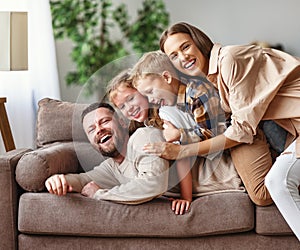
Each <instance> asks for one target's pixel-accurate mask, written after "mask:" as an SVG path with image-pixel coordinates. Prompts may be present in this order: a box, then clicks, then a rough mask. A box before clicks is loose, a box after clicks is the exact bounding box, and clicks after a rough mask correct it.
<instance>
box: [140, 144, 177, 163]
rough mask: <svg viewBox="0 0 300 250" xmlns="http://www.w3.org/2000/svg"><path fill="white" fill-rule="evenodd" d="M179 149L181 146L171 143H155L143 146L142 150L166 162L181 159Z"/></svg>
mask: <svg viewBox="0 0 300 250" xmlns="http://www.w3.org/2000/svg"><path fill="white" fill-rule="evenodd" d="M181 147H182V146H181V145H178V144H174V143H171V142H156V143H147V144H145V145H144V147H143V150H144V151H145V152H146V153H149V154H153V155H157V156H160V157H162V158H164V159H167V160H178V159H181V158H183V157H182V156H181V154H179V153H180V150H181Z"/></svg>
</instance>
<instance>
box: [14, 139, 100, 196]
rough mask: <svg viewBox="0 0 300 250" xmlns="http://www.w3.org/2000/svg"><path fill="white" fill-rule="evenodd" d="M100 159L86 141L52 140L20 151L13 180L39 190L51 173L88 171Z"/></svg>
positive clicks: (41, 189) (22, 185) (27, 187)
mask: <svg viewBox="0 0 300 250" xmlns="http://www.w3.org/2000/svg"><path fill="white" fill-rule="evenodd" d="M103 160H104V157H103V156H102V155H101V154H99V153H98V152H97V151H96V150H94V149H93V147H92V146H91V144H90V143H88V142H56V143H52V144H48V145H45V146H43V147H41V148H38V149H36V150H33V151H31V152H28V153H26V154H24V155H23V156H22V157H21V159H20V160H19V162H18V164H17V167H16V181H17V182H18V184H19V185H20V186H21V187H22V188H23V189H24V190H26V191H32V192H38V191H43V190H44V189H45V184H44V183H45V181H46V179H47V178H48V177H50V176H51V175H53V174H64V173H76V172H78V171H88V170H90V169H92V168H93V167H95V166H97V165H99V164H100V163H101V162H102V161H103Z"/></svg>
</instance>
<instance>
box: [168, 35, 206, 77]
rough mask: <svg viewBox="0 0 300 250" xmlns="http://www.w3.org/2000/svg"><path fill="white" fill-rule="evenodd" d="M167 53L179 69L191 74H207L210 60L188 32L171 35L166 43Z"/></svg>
mask: <svg viewBox="0 0 300 250" xmlns="http://www.w3.org/2000/svg"><path fill="white" fill-rule="evenodd" d="M164 50H165V53H166V54H167V55H168V57H169V58H170V60H171V62H172V63H173V65H174V66H175V68H177V69H178V70H179V71H181V72H182V73H184V74H187V75H190V76H206V75H207V73H208V61H207V60H206V58H205V57H204V56H203V54H202V53H201V51H200V50H199V49H198V48H197V46H196V44H195V43H194V41H193V40H192V38H191V36H190V35H189V34H186V33H176V34H173V35H170V36H169V37H168V38H167V40H166V41H165V44H164Z"/></svg>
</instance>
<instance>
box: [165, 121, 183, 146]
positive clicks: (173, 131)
mask: <svg viewBox="0 0 300 250" xmlns="http://www.w3.org/2000/svg"><path fill="white" fill-rule="evenodd" d="M163 128H164V130H163V135H164V138H165V139H166V141H167V142H174V141H179V140H180V130H179V129H178V128H176V127H175V126H174V125H173V124H172V123H171V122H169V121H166V120H164V124H163Z"/></svg>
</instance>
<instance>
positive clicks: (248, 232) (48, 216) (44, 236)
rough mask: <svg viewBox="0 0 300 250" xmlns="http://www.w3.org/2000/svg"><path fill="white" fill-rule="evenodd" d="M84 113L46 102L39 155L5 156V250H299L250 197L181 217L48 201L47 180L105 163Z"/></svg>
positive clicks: (204, 200)
mask: <svg viewBox="0 0 300 250" xmlns="http://www.w3.org/2000/svg"><path fill="white" fill-rule="evenodd" d="M84 106H85V105H82V104H80V105H79V104H77V105H75V104H72V103H67V102H61V101H57V100H52V99H47V98H46V99H43V100H41V101H40V102H39V110H38V115H37V128H36V131H37V134H36V138H37V139H36V142H37V148H36V149H34V150H33V149H16V150H13V151H10V152H8V153H6V154H4V155H1V156H0V185H1V188H0V192H1V199H0V214H1V219H0V220H1V227H0V249H1V250H2V249H3V250H9V249H20V250H25V249H30V250H32V249H39V250H42V249H66V250H70V249H197V250H199V249H205V250H207V249H214V250H215V249H247V250H249V249H255V250H257V249H264V250H267V249H272V250H274V249H280V250H283V249H300V243H299V241H298V240H297V239H296V237H295V236H294V235H293V234H292V232H291V230H290V229H289V227H288V225H287V224H286V223H285V221H284V219H283V218H282V216H281V215H280V213H279V212H278V210H277V208H276V206H275V205H272V206H268V207H257V206H255V205H254V204H253V203H252V202H251V201H250V199H249V197H248V195H247V194H246V193H222V194H214V195H207V196H204V197H200V198H197V199H196V200H195V201H193V203H192V207H191V210H190V211H189V212H188V213H186V214H185V215H181V216H178V215H175V214H174V213H173V212H172V211H171V209H170V202H169V201H168V200H167V199H165V198H157V199H155V200H152V201H150V202H147V203H145V204H142V205H122V204H116V203H112V202H108V201H97V200H93V199H90V198H86V197H83V196H81V195H80V194H75V193H70V194H68V195H66V196H55V195H51V194H49V193H47V192H46V191H45V188H44V181H45V179H46V178H47V177H48V176H50V175H52V174H54V173H67V172H80V171H83V170H88V169H87V168H88V167H91V166H94V165H96V164H98V163H99V162H100V161H102V160H103V159H102V158H101V156H99V154H97V153H96V152H95V151H94V150H93V149H92V148H91V146H90V145H89V143H88V142H87V141H86V140H85V136H84V133H83V131H82V128H81V124H80V119H79V114H80V112H81V110H82V109H83V107H84ZM72 121H74V122H72ZM75 121H79V122H78V123H77V122H75ZM72 131H73V132H72ZM72 138H73V139H72Z"/></svg>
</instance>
